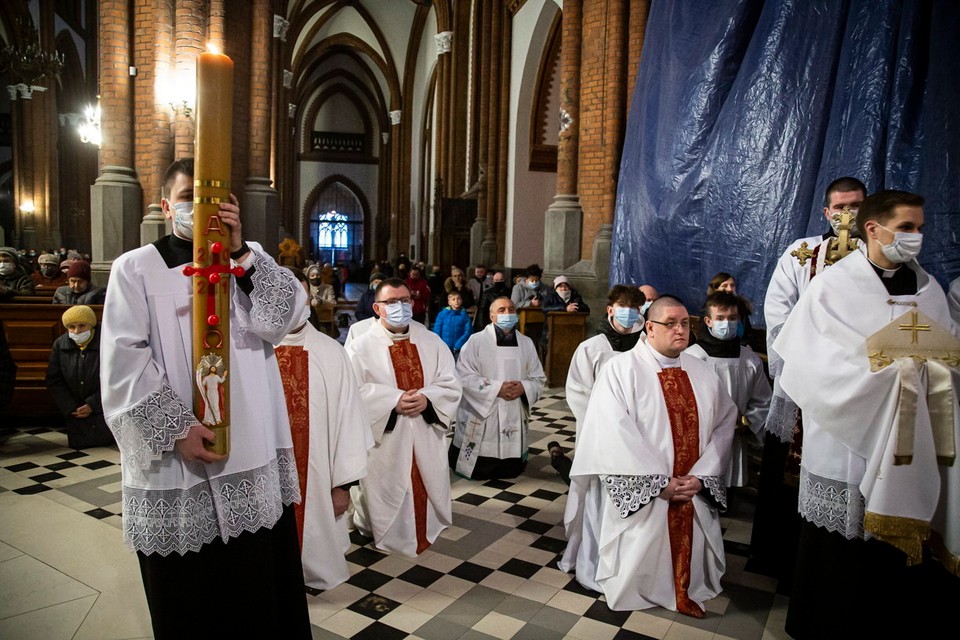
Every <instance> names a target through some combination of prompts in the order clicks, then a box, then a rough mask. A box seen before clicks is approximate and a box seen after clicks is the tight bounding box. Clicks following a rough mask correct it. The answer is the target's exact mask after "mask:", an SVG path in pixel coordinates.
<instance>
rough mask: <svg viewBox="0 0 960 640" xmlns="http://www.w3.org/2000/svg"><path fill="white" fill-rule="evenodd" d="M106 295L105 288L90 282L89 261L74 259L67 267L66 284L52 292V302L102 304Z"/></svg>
mask: <svg viewBox="0 0 960 640" xmlns="http://www.w3.org/2000/svg"><path fill="white" fill-rule="evenodd" d="M106 296H107V290H106V288H104V287H95V286H93V284H92V283H91V282H90V263H89V262H87V261H86V260H76V261H74V262H72V263H71V264H70V268H69V269H67V284H65V285H64V286H62V287H59V288H58V289H57V290H56V291H55V292H54V294H53V304H103V300H104V298H106Z"/></svg>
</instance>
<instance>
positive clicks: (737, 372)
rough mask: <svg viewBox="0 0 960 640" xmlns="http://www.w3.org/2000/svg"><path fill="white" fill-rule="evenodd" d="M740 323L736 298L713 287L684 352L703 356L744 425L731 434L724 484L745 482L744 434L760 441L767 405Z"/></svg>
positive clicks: (762, 374) (762, 376)
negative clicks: (691, 342) (700, 324)
mask: <svg viewBox="0 0 960 640" xmlns="http://www.w3.org/2000/svg"><path fill="white" fill-rule="evenodd" d="M739 324H740V312H739V301H738V298H737V296H735V295H734V294H732V293H730V292H729V291H716V292H714V293H711V294H710V295H709V296H707V301H706V302H705V303H704V305H703V327H704V328H706V331H702V330H701V332H700V333H701V335H700V337H699V339H698V340H697V344H695V345H691V346H690V347H687V351H686V353H689V354H690V355H692V356H693V357H695V358H699V359H700V360H703V361H704V362H706V363H707V364H708V365H710V368H711V369H713V372H714V373H716V374H717V376H718V377H719V378H720V381H721V382H722V383H723V386H724V388H725V389H726V390H727V393H729V394H730V397H731V398H732V399H733V402H734V404H736V405H737V411H738V412H739V413H740V417H741V419H745V420H746V425H742V424H738V426H737V431H736V432H735V433H734V436H733V450H732V451H731V453H730V468H729V470H728V473H727V478H726V483H727V486H728V487H743V486H746V484H747V475H748V474H747V471H748V470H747V453H746V448H745V442H744V441H745V440H746V439H747V438H752V439H756V440H757V441H758V442H760V441H762V439H761V434H762V433H763V425H764V423H765V422H766V420H767V410H768V409H769V408H770V380H769V379H768V378H767V372H766V371H764V368H763V362H761V360H760V356H758V355H757V354H756V353H754V352H753V349H751V348H750V347H747V346H743V345H741V344H740V338H739V337H738V333H737V328H738V326H739Z"/></svg>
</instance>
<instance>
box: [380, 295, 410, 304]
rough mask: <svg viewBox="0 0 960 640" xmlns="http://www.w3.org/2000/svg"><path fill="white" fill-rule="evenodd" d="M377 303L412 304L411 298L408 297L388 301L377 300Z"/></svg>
mask: <svg viewBox="0 0 960 640" xmlns="http://www.w3.org/2000/svg"><path fill="white" fill-rule="evenodd" d="M377 302H378V303H379V304H386V305H391V304H396V303H398V302H402V303H403V304H413V298H410V297H406V298H390V299H389V300H377Z"/></svg>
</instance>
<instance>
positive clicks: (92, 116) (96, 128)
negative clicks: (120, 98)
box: [77, 102, 103, 148]
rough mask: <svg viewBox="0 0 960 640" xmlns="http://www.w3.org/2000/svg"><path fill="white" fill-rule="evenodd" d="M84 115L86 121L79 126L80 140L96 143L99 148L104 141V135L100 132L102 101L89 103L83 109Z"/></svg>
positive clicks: (86, 142)
mask: <svg viewBox="0 0 960 640" xmlns="http://www.w3.org/2000/svg"><path fill="white" fill-rule="evenodd" d="M83 117H84V121H83V122H81V123H80V124H79V126H77V132H78V133H79V134H80V142H83V143H85V144H95V145H97V147H98V148H99V147H100V145H101V144H102V143H103V135H102V134H101V132H100V103H99V102H97V104H96V105H92V104H91V105H87V108H86V109H84V110H83Z"/></svg>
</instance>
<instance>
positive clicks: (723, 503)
mask: <svg viewBox="0 0 960 640" xmlns="http://www.w3.org/2000/svg"><path fill="white" fill-rule="evenodd" d="M697 477H698V478H699V479H700V484H702V485H703V488H704V489H706V490H707V491H709V492H710V496H711V497H712V498H713V500H714V502H716V503H717V504H719V505H720V507H721V508H722V509H726V508H727V485H726V484H724V482H723V479H722V478H720V476H703V477H700V476H697Z"/></svg>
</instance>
